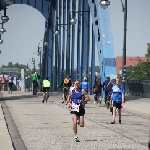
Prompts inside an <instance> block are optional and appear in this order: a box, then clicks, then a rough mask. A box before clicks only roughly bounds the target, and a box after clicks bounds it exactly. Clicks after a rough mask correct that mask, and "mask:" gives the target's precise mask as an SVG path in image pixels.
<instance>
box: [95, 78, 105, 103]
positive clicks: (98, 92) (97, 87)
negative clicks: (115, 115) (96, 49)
mask: <svg viewBox="0 0 150 150" xmlns="http://www.w3.org/2000/svg"><path fill="white" fill-rule="evenodd" d="M102 87H103V85H102V84H101V82H100V79H97V80H96V83H95V85H94V86H93V91H94V94H95V95H94V104H98V99H97V98H98V97H99V98H100V99H101V92H102Z"/></svg>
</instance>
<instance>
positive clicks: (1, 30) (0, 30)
mask: <svg viewBox="0 0 150 150" xmlns="http://www.w3.org/2000/svg"><path fill="white" fill-rule="evenodd" d="M0 24H1V25H2V27H1V29H0V33H1V34H3V33H4V32H6V30H5V29H4V27H3V24H4V23H3V22H2V23H0Z"/></svg>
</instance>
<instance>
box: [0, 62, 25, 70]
mask: <svg viewBox="0 0 150 150" xmlns="http://www.w3.org/2000/svg"><path fill="white" fill-rule="evenodd" d="M1 68H18V69H26V68H27V66H26V65H22V64H19V63H18V62H17V63H16V64H13V63H12V62H9V63H8V65H2V66H1Z"/></svg>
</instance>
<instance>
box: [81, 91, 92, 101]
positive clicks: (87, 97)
mask: <svg viewBox="0 0 150 150" xmlns="http://www.w3.org/2000/svg"><path fill="white" fill-rule="evenodd" d="M82 94H83V95H84V97H85V99H84V102H88V101H90V97H89V95H88V94H87V93H86V92H85V91H84V90H82ZM80 103H83V100H80Z"/></svg>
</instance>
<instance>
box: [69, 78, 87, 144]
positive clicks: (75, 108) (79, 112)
mask: <svg viewBox="0 0 150 150" xmlns="http://www.w3.org/2000/svg"><path fill="white" fill-rule="evenodd" d="M83 95H84V96H85V99H84V101H85V102H87V101H89V100H90V98H89V96H88V95H87V93H86V92H85V91H82V90H81V88H80V81H79V80H76V81H75V89H74V90H73V91H72V93H71V95H69V97H68V107H71V114H72V121H73V130H74V134H75V142H80V141H79V138H78V136H77V120H78V119H79V125H80V127H84V114H85V109H84V108H83V106H82V104H83V102H84V101H83V100H82V96H83Z"/></svg>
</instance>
